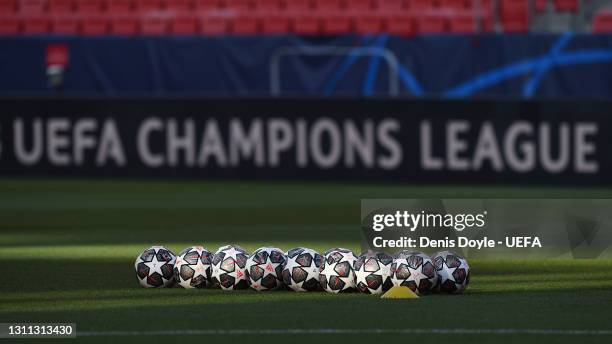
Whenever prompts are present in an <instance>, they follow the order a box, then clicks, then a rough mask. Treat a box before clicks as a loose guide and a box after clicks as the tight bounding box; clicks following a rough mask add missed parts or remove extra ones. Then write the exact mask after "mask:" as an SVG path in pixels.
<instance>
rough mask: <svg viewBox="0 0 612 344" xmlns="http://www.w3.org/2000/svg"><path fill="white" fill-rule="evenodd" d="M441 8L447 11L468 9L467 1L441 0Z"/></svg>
mask: <svg viewBox="0 0 612 344" xmlns="http://www.w3.org/2000/svg"><path fill="white" fill-rule="evenodd" d="M440 7H441V8H443V9H446V10H455V11H457V10H465V9H467V8H468V2H467V1H466V0H441V1H440Z"/></svg>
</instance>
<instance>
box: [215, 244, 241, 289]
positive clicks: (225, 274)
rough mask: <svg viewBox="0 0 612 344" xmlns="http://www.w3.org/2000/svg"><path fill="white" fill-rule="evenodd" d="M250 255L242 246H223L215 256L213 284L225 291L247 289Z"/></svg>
mask: <svg viewBox="0 0 612 344" xmlns="http://www.w3.org/2000/svg"><path fill="white" fill-rule="evenodd" d="M247 257H248V253H247V252H246V251H245V250H244V249H243V248H242V247H240V246H236V245H226V246H221V247H219V249H218V250H217V252H215V253H214V255H213V260H212V276H211V282H212V284H213V286H215V287H220V288H221V289H223V290H234V289H245V288H247V287H248V286H249V284H248V282H247V276H246V262H247Z"/></svg>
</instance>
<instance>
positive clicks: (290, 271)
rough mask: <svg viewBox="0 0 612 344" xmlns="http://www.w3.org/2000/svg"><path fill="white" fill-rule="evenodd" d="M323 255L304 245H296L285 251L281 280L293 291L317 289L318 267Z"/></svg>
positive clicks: (321, 263) (321, 262)
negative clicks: (285, 258) (285, 259)
mask: <svg viewBox="0 0 612 344" xmlns="http://www.w3.org/2000/svg"><path fill="white" fill-rule="evenodd" d="M322 265H323V256H322V255H320V254H319V253H317V252H315V251H313V250H311V249H309V248H305V247H297V248H294V249H291V250H289V252H287V261H286V262H285V266H284V268H283V282H284V283H285V284H286V285H287V286H288V287H289V288H291V289H293V290H294V291H315V290H319V289H320V288H321V286H320V285H319V269H321V266H322Z"/></svg>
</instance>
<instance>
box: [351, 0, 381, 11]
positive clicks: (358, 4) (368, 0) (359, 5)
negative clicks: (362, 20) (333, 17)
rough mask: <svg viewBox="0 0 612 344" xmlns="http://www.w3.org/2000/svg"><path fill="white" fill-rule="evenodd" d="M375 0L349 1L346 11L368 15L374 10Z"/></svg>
mask: <svg viewBox="0 0 612 344" xmlns="http://www.w3.org/2000/svg"><path fill="white" fill-rule="evenodd" d="M374 8H375V6H374V1H373V0H347V2H346V9H347V10H348V11H350V12H360V13H367V12H369V11H372V9H374Z"/></svg>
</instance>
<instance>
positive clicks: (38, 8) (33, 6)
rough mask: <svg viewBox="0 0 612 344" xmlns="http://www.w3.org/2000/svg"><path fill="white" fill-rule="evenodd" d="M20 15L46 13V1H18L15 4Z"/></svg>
mask: <svg viewBox="0 0 612 344" xmlns="http://www.w3.org/2000/svg"><path fill="white" fill-rule="evenodd" d="M17 7H18V9H19V12H20V13H24V14H28V15H36V14H43V13H45V12H46V11H47V1H46V0H20V1H19V2H18V4H17Z"/></svg>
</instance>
